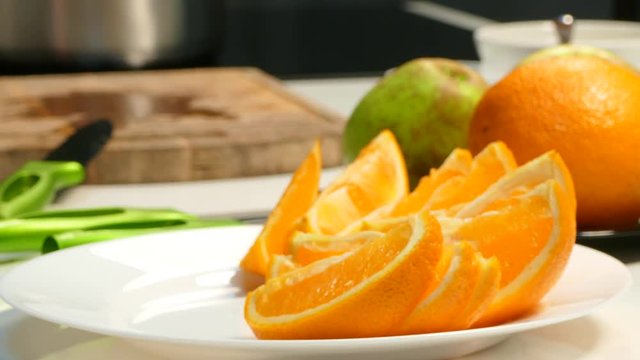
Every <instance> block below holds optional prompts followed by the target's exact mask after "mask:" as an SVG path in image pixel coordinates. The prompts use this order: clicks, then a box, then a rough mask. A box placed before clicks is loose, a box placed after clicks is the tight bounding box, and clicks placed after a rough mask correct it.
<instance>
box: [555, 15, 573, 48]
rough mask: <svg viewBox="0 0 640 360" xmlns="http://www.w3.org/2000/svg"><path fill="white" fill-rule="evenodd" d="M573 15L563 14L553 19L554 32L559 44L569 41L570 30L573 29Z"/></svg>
mask: <svg viewBox="0 0 640 360" xmlns="http://www.w3.org/2000/svg"><path fill="white" fill-rule="evenodd" d="M573 20H574V19H573V16H571V15H570V14H563V15H560V16H558V17H557V18H555V19H553V23H554V24H555V26H556V32H557V33H558V38H559V39H560V43H561V44H568V43H569V42H571V32H572V30H573Z"/></svg>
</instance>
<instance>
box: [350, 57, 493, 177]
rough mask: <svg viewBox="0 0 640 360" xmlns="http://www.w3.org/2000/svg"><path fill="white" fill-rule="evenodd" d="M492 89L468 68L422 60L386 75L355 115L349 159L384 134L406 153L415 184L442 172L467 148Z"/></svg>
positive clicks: (351, 126) (451, 63)
mask: <svg viewBox="0 0 640 360" xmlns="http://www.w3.org/2000/svg"><path fill="white" fill-rule="evenodd" d="M486 88H487V84H486V82H485V81H484V79H483V78H482V77H481V76H480V75H479V74H478V73H477V72H475V71H474V70H473V69H471V68H469V67H468V66H466V65H464V64H462V63H460V62H457V61H454V60H448V59H441V58H419V59H415V60H412V61H409V62H407V63H405V64H403V65H401V66H400V67H398V68H396V69H395V70H393V71H391V72H389V73H388V74H387V75H386V76H384V77H383V78H382V79H381V80H380V81H379V82H378V84H377V85H376V86H375V87H374V88H373V89H371V90H370V91H369V92H368V93H367V94H366V95H365V96H364V98H363V99H362V100H361V101H360V103H359V104H358V105H357V106H356V108H355V110H354V111H353V113H352V114H351V117H350V118H349V121H348V122H347V125H346V127H345V130H344V135H343V152H344V155H345V160H347V161H351V160H353V159H354V158H355V157H356V156H357V155H358V153H359V151H360V149H362V148H363V147H364V146H365V145H366V144H367V143H368V142H369V141H370V140H371V139H373V137H375V136H376V135H377V134H378V133H379V132H380V131H382V130H383V129H389V130H391V131H392V132H393V133H394V135H395V136H396V138H397V139H398V143H399V144H400V147H401V149H402V152H403V154H404V156H405V160H406V162H407V169H408V171H409V176H410V179H411V181H412V184H415V182H416V181H417V180H418V179H419V178H420V176H422V175H424V174H426V173H428V172H429V169H431V168H433V167H438V166H440V164H442V162H443V161H444V159H445V158H446V157H447V155H449V153H450V152H451V151H452V150H453V149H454V148H456V147H466V145H467V136H468V134H467V132H468V128H469V122H470V121H471V117H472V116H473V112H474V110H475V108H476V105H477V103H478V101H479V100H480V97H481V96H482V94H483V93H484V91H485V90H486Z"/></svg>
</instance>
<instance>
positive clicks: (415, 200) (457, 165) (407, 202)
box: [389, 149, 473, 217]
mask: <svg viewBox="0 0 640 360" xmlns="http://www.w3.org/2000/svg"><path fill="white" fill-rule="evenodd" d="M472 160H473V159H472V157H471V153H470V152H469V151H468V150H463V149H455V150H453V151H452V152H451V154H449V156H448V157H447V158H446V159H445V161H444V162H443V163H442V165H441V166H440V167H439V168H438V169H431V171H430V173H429V175H428V176H423V177H422V178H421V179H420V182H418V186H416V188H415V189H414V190H413V191H412V192H411V194H409V195H408V196H407V197H405V198H404V199H402V200H401V201H400V202H398V203H397V204H396V205H395V207H394V208H393V210H392V211H391V212H390V214H389V215H390V216H391V217H399V216H405V215H409V214H415V213H416V212H418V211H419V210H420V209H422V207H423V206H424V205H425V204H426V203H427V202H428V201H429V199H430V198H431V195H432V194H433V192H434V190H435V189H437V188H438V187H439V186H441V185H442V184H443V183H444V182H446V181H447V180H449V179H451V178H453V177H457V176H462V177H465V176H467V175H468V174H469V172H470V171H471V166H472V165H471V164H472Z"/></svg>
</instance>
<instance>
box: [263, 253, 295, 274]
mask: <svg viewBox="0 0 640 360" xmlns="http://www.w3.org/2000/svg"><path fill="white" fill-rule="evenodd" d="M296 268H298V266H297V265H296V263H294V262H293V259H292V258H291V255H273V256H272V257H271V259H270V260H269V266H268V267H267V273H266V274H265V278H266V279H267V280H269V279H271V278H274V277H276V276H280V275H283V274H286V273H288V272H289V271H291V270H294V269H296Z"/></svg>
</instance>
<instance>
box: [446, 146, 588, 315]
mask: <svg viewBox="0 0 640 360" xmlns="http://www.w3.org/2000/svg"><path fill="white" fill-rule="evenodd" d="M575 215H576V203H575V195H574V193H573V184H572V180H571V177H570V176H569V173H568V171H567V170H566V167H565V166H564V163H563V162H562V160H561V159H560V157H559V156H558V155H557V154H556V153H553V152H550V153H547V154H545V155H543V156H541V157H540V158H538V159H535V160H533V161H532V162H530V163H528V164H525V165H524V166H522V167H520V168H519V169H518V170H516V171H514V172H513V173H511V174H509V175H507V176H505V177H504V178H502V179H500V180H499V181H498V182H496V183H495V184H494V185H492V186H491V187H490V188H489V189H487V191H486V192H485V193H483V194H482V195H481V196H479V197H477V198H476V199H475V200H473V201H472V202H470V203H468V204H466V205H465V206H464V207H463V208H462V209H461V210H460V211H458V214H457V217H458V218H460V219H461V220H462V221H458V222H452V223H450V224H449V225H450V226H453V227H455V229H453V230H452V229H448V231H447V233H448V234H447V237H448V238H449V239H450V240H451V241H461V240H464V241H469V242H471V243H473V244H474V246H476V247H477V248H478V249H479V250H480V251H481V252H482V254H483V255H484V256H485V257H493V256H495V257H496V258H497V259H498V260H499V262H500V268H501V276H502V278H501V282H500V290H499V291H498V293H497V294H496V297H495V299H494V301H493V302H492V304H491V305H490V306H489V308H488V310H487V311H486V313H485V314H484V315H483V316H482V317H481V318H480V320H478V323H477V324H476V325H474V326H486V325H493V324H497V323H500V322H503V321H507V320H510V319H513V318H515V317H517V316H520V315H522V314H524V313H526V312H528V311H530V310H532V309H533V308H534V307H535V306H536V304H537V303H538V302H539V301H540V299H541V298H542V297H543V296H544V295H545V294H546V293H547V291H549V290H550V289H551V287H552V286H553V285H554V284H555V282H556V281H557V279H558V278H559V276H560V275H561V273H562V271H563V269H564V267H565V265H566V263H567V261H568V258H569V255H570V253H571V249H572V247H573V244H574V242H575V234H576V223H575ZM452 224H453V225H452Z"/></svg>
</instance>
